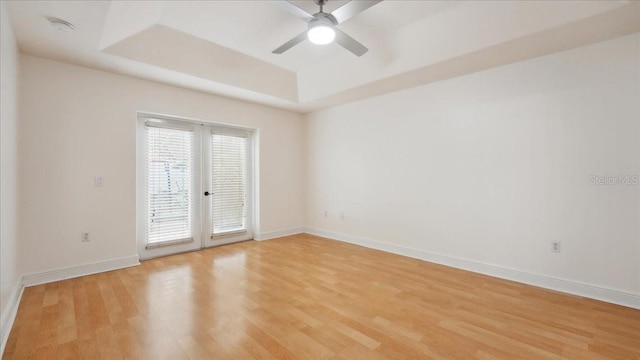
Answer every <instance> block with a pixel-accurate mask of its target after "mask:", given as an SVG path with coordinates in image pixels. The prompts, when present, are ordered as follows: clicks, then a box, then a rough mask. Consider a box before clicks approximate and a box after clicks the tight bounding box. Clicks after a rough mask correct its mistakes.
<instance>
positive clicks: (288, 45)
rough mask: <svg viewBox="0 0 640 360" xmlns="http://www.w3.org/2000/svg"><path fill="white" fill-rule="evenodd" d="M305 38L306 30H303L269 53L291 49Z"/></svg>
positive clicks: (278, 52) (280, 52) (279, 52)
mask: <svg viewBox="0 0 640 360" xmlns="http://www.w3.org/2000/svg"><path fill="white" fill-rule="evenodd" d="M306 38H307V32H306V31H305V32H303V33H301V34H300V35H298V36H296V37H294V38H293V39H291V40H289V41H287V42H286V43H284V44H282V46H280V47H279V48H277V49H275V50H273V51H272V52H271V53H272V54H282V53H283V52H285V51H287V50H289V49H291V48H292V47H294V46H296V45H298V44H299V43H301V42H303V41H304V40H305V39H306Z"/></svg>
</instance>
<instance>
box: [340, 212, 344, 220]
mask: <svg viewBox="0 0 640 360" xmlns="http://www.w3.org/2000/svg"><path fill="white" fill-rule="evenodd" d="M340 220H344V211H341V212H340Z"/></svg>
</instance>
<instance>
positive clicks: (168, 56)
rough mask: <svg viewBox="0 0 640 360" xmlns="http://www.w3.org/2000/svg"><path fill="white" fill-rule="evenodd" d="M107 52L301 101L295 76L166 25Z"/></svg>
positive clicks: (128, 40) (110, 48) (112, 46)
mask: <svg viewBox="0 0 640 360" xmlns="http://www.w3.org/2000/svg"><path fill="white" fill-rule="evenodd" d="M103 52H105V53H108V54H111V55H116V56H120V57H123V58H127V59H130V60H134V61H138V62H141V63H145V64H149V65H153V66H158V67H161V68H165V69H170V70H173V71H178V72H182V73H184V74H188V75H192V76H197V77H200V78H203V79H207V80H210V81H214V82H219V83H222V84H226V85H230V86H233V87H239V88H243V89H247V90H251V91H255V92H259V93H262V94H266V95H270V96H275V97H278V98H281V99H285V100H290V101H297V99H298V98H297V80H296V74H295V73H293V72H291V71H288V70H285V69H283V68H280V67H278V66H275V65H273V64H270V63H267V62H264V61H261V60H258V59H256V58H254V57H251V56H248V55H245V54H243V53H240V52H238V51H235V50H232V49H229V48H226V47H224V46H221V45H218V44H215V43H213V42H210V41H207V40H203V39H200V38H197V37H195V36H192V35H189V34H186V33H183V32H180V31H177V30H174V29H172V28H169V27H166V26H163V25H153V26H151V27H149V28H148V29H146V30H143V31H141V32H139V33H137V34H134V35H132V36H130V37H128V38H125V39H124V40H122V41H119V42H117V43H115V44H113V45H111V46H110V47H108V48H106V49H104V50H103Z"/></svg>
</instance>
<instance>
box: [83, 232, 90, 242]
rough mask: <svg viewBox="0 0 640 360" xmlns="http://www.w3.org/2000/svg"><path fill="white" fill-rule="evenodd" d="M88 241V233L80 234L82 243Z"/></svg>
mask: <svg viewBox="0 0 640 360" xmlns="http://www.w3.org/2000/svg"><path fill="white" fill-rule="evenodd" d="M87 241H89V233H88V232H83V233H82V242H87Z"/></svg>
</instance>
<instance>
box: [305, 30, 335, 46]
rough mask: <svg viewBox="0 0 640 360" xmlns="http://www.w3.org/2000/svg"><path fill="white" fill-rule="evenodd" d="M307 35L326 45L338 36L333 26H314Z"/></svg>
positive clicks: (317, 43)
mask: <svg viewBox="0 0 640 360" xmlns="http://www.w3.org/2000/svg"><path fill="white" fill-rule="evenodd" d="M307 37H308V38H309V41H311V42H312V43H314V44H316V45H326V44H330V43H331V42H333V40H334V39H335V38H336V31H335V30H334V29H333V27H331V26H326V25H320V26H314V27H312V28H311V29H309V31H308V32H307Z"/></svg>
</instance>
